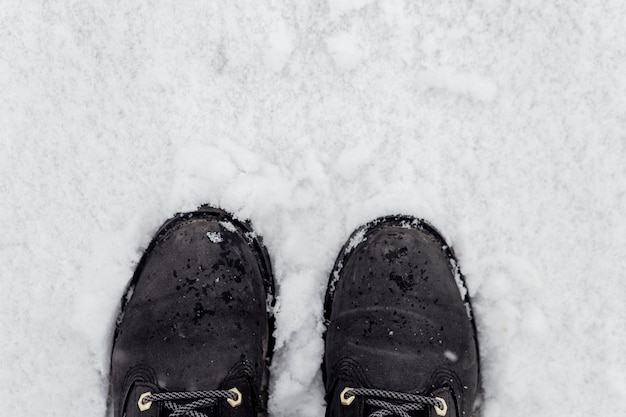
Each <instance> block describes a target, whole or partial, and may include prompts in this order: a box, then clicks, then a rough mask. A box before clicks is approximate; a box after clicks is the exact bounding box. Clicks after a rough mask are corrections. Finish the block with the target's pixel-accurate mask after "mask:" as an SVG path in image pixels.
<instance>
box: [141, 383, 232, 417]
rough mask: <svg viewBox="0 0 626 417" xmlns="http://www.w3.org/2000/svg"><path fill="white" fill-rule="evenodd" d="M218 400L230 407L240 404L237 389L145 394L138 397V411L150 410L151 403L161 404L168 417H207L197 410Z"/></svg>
mask: <svg viewBox="0 0 626 417" xmlns="http://www.w3.org/2000/svg"><path fill="white" fill-rule="evenodd" d="M220 399H226V401H228V403H229V404H230V405H231V407H237V406H239V405H240V404H241V392H239V390H238V389H237V388H232V389H230V390H212V391H189V392H187V391H181V392H162V393H157V394H152V393H150V392H146V393H144V394H142V395H141V396H140V397H139V404H138V405H139V409H140V410H142V411H144V410H147V409H149V408H150V406H151V405H152V403H153V402H162V403H163V405H164V406H165V407H166V408H167V409H169V410H170V411H172V413H171V414H170V417H183V416H185V417H209V416H208V415H207V414H205V413H202V412H200V411H198V410H200V409H204V408H211V407H214V406H216V405H217V403H218V401H219V400H220Z"/></svg>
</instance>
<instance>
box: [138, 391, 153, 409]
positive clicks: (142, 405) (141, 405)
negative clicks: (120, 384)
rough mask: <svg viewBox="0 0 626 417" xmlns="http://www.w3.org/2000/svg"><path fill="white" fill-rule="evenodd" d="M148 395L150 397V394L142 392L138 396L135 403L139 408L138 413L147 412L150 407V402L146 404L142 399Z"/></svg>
mask: <svg viewBox="0 0 626 417" xmlns="http://www.w3.org/2000/svg"><path fill="white" fill-rule="evenodd" d="M149 395H152V393H151V392H144V393H143V394H141V395H140V396H139V401H137V406H138V407H139V411H146V410H149V409H150V406H152V401H146V402H144V401H143V399H144V398H146V397H147V396H149Z"/></svg>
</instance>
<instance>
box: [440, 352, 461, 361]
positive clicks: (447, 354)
mask: <svg viewBox="0 0 626 417" xmlns="http://www.w3.org/2000/svg"><path fill="white" fill-rule="evenodd" d="M443 355H444V356H445V357H446V359H448V360H449V361H451V362H456V361H458V360H459V355H457V354H456V353H454V352H452V351H451V350H446V351H445V352H443Z"/></svg>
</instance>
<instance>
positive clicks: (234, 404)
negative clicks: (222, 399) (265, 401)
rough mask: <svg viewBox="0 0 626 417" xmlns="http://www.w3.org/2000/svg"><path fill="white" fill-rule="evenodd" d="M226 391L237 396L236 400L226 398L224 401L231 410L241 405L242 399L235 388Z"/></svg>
mask: <svg viewBox="0 0 626 417" xmlns="http://www.w3.org/2000/svg"><path fill="white" fill-rule="evenodd" d="M228 391H230V392H232V393H235V394H236V395H237V398H235V399H234V400H233V399H231V398H227V399H226V401H227V402H228V404H230V406H231V407H233V408H235V407H238V406H239V405H241V398H242V395H241V392H240V391H239V390H238V389H237V388H231V389H229V390H228Z"/></svg>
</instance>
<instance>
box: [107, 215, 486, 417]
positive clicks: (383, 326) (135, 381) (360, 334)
mask: <svg viewBox="0 0 626 417" xmlns="http://www.w3.org/2000/svg"><path fill="white" fill-rule="evenodd" d="M303 250H305V248H303ZM273 300H274V283H273V278H272V271H271V266H270V261H269V256H268V254H267V252H266V250H265V248H264V246H263V244H262V242H261V238H260V237H259V236H257V235H256V233H255V232H254V231H253V230H252V228H251V226H250V224H248V223H247V222H241V221H238V220H236V219H234V218H233V217H231V216H230V215H229V214H227V213H225V212H223V211H221V210H218V209H214V208H211V207H201V208H200V209H199V210H198V211H196V212H193V213H187V214H180V215H177V216H176V217H174V218H173V219H170V220H169V221H167V222H166V223H165V224H164V225H163V226H162V227H161V229H160V230H159V231H158V232H157V235H156V237H155V238H154V239H153V241H152V243H151V244H150V246H149V247H148V249H147V250H146V252H145V254H144V256H143V258H142V259H141V261H140V263H139V265H138V267H137V270H136V272H135V275H134V277H133V279H132V281H131V283H130V285H129V287H128V290H127V292H126V294H125V296H124V298H123V299H122V309H121V313H120V315H119V318H118V320H117V326H116V329H115V336H114V342H113V353H112V359H111V387H110V392H111V397H112V398H111V399H112V405H113V407H114V416H115V417H122V416H126V417H134V416H137V417H162V416H174V417H177V416H191V417H205V416H211V417H217V416H224V417H226V416H231V417H239V416H241V417H256V416H258V415H265V414H267V411H266V404H267V387H268V367H269V362H270V357H271V354H272V340H273V338H272V332H273V318H272V315H271V309H272V305H273ZM324 309H325V312H324V314H325V319H326V323H327V326H328V327H327V332H326V334H325V340H326V351H325V355H324V364H323V367H322V369H323V373H324V384H325V386H326V393H327V398H326V400H327V404H328V407H327V412H326V414H327V416H333V417H335V416H337V417H339V416H342V417H344V416H345V417H351V416H354V417H357V416H358V417H361V416H366V415H368V416H374V417H384V416H391V415H394V416H401V417H409V416H410V417H416V416H450V417H453V416H457V417H458V416H464V415H468V416H469V415H470V414H471V412H472V409H473V405H474V401H475V398H476V395H477V389H478V350H477V343H476V336H475V329H474V323H473V320H472V316H471V309H470V304H469V298H468V296H467V291H466V290H465V287H464V285H463V280H462V276H461V274H460V272H459V269H458V266H457V264H456V261H455V258H454V256H453V253H452V251H451V249H450V247H448V246H447V245H446V243H445V241H444V240H443V239H442V237H441V236H440V235H439V233H437V231H436V230H434V229H433V228H432V227H431V226H429V225H428V224H426V223H424V222H422V221H419V220H417V219H414V218H412V217H406V216H390V217H385V218H380V219H377V220H375V221H373V222H371V223H369V224H367V225H365V226H363V227H361V228H359V229H358V230H357V231H355V232H354V234H353V235H352V236H351V237H350V239H349V240H348V242H347V243H346V244H345V246H344V247H343V249H342V251H341V253H340V255H339V257H338V258H337V262H336V264H335V267H334V269H333V271H332V274H331V277H330V280H329V285H328V290H327V293H326V301H325V306H324Z"/></svg>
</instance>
